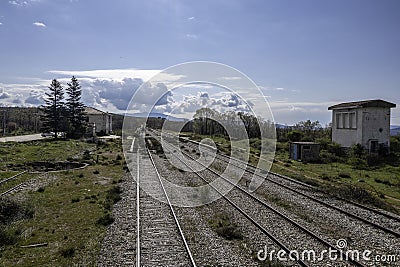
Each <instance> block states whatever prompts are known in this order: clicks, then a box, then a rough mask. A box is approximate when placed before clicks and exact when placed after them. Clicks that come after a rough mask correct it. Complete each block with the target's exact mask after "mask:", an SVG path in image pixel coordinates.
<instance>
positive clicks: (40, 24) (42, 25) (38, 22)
mask: <svg viewBox="0 0 400 267" xmlns="http://www.w3.org/2000/svg"><path fill="white" fill-rule="evenodd" d="M32 24H33V25H35V26H37V27H42V28H46V27H47V26H46V24H44V23H43V22H40V21H36V22H34V23H32Z"/></svg>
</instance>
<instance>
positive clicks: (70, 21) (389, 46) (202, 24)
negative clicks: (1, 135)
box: [0, 0, 400, 126]
mask: <svg viewBox="0 0 400 267" xmlns="http://www.w3.org/2000/svg"><path fill="white" fill-rule="evenodd" d="M0 10H1V11H0V36H1V39H2V40H3V42H2V45H1V46H2V49H1V51H0V58H1V59H2V62H4V63H5V64H2V66H0V105H2V106H11V105H14V106H38V105H40V104H41V103H43V96H44V92H46V90H47V86H48V85H49V84H50V81H51V79H53V78H56V79H58V80H59V81H60V82H61V83H62V84H63V85H66V82H67V81H69V79H70V78H71V76H72V75H75V76H76V77H77V78H78V80H79V81H80V83H81V86H82V92H83V95H82V100H83V102H84V103H85V104H86V105H89V106H93V107H95V108H99V109H101V110H104V111H109V112H113V113H119V112H125V110H126V108H127V106H128V103H129V100H130V99H131V97H132V95H133V94H134V93H135V92H136V91H137V89H138V88H139V87H140V85H141V84H142V83H143V82H144V81H147V80H149V79H150V78H151V77H153V76H154V75H156V74H157V73H159V72H160V71H161V70H163V69H165V68H167V67H169V66H172V65H176V64H179V63H182V62H187V61H196V60H203V61H212V62H221V63H223V64H227V65H229V66H232V67H234V68H236V69H238V70H239V71H241V72H243V73H244V74H245V75H247V76H248V77H249V78H250V79H252V80H253V81H254V83H255V84H256V85H257V86H258V87H259V89H260V90H261V92H262V94H263V95H264V97H265V99H266V100H267V101H268V103H269V105H270V106H271V110H272V112H273V115H274V121H275V122H276V123H279V124H283V125H293V124H295V123H296V122H299V121H305V120H308V119H310V120H311V121H316V120H318V121H319V122H320V123H321V125H323V126H324V125H326V124H328V123H330V122H331V112H330V111H328V107H329V106H331V105H334V104H338V103H342V102H351V101H359V100H368V99H382V100H385V101H389V102H393V103H395V104H396V105H397V107H396V108H393V109H392V110H391V125H400V106H399V104H400V101H399V93H398V91H399V88H398V87H399V85H400V77H399V76H398V73H399V72H400V63H399V62H400V60H399V59H400V51H399V50H398V47H399V46H400V37H399V35H398V25H399V24H400V17H399V16H398V15H397V14H398V13H399V11H400V2H398V1H396V0H387V1H384V2H377V1H372V0H367V1H360V0H352V1H344V0H340V1H335V2H329V3H326V2H325V3H322V2H319V1H312V0H304V1H300V2H291V1H240V0H232V1H224V0H221V1H208V2H206V3H204V2H201V3H198V2H187V1H161V0H155V1H128V0H121V1H120V2H118V4H115V3H114V4H113V3H110V2H108V1H93V0H87V1H79V0H61V1H57V2H54V1H50V0H24V1H22V0H15V1H3V2H1V3H0ZM138 11H140V12H138ZM99 14H100V15H99ZM27 40H28V41H27ZM200 91H201V90H199V92H198V94H190V93H189V92H188V91H184V90H183V91H182V92H180V93H179V94H178V93H177V94H173V93H171V94H170V95H168V96H167V97H166V99H165V101H166V102H165V103H164V106H163V107H162V105H160V106H159V107H158V108H160V110H162V109H164V112H166V113H168V112H167V111H168V109H171V108H175V109H176V108H177V107H179V108H181V109H185V108H189V107H187V102H188V101H189V103H190V109H193V108H195V107H196V106H197V107H200V106H201V105H200V104H201V103H202V101H201V100H202V97H203V96H202V94H201V92H200ZM142 98H143V102H144V103H145V102H147V101H149V99H150V98H151V94H148V95H143V96H142ZM209 98H210V101H211V100H212V101H214V102H217V103H223V104H226V103H229V104H230V105H233V104H234V103H237V104H238V105H239V102H238V101H235V100H234V99H233V98H234V96H233V95H232V94H231V95H229V94H219V95H218V94H216V95H215V96H211V94H210V96H209ZM203 100H204V97H203ZM185 101H186V102H185ZM172 115H173V114H172ZM173 116H175V115H173Z"/></svg>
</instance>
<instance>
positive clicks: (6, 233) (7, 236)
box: [0, 226, 18, 246]
mask: <svg viewBox="0 0 400 267" xmlns="http://www.w3.org/2000/svg"><path fill="white" fill-rule="evenodd" d="M17 240H18V233H17V232H15V231H11V230H8V229H6V228H5V227H4V226H1V227H0V246H7V245H14V244H15V243H16V242H17Z"/></svg>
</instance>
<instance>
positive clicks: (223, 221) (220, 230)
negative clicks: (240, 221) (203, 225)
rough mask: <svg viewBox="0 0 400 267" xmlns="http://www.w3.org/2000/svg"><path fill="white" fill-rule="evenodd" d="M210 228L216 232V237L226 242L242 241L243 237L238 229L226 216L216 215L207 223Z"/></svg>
mask: <svg viewBox="0 0 400 267" xmlns="http://www.w3.org/2000/svg"><path fill="white" fill-rule="evenodd" d="M208 223H209V225H210V226H211V228H213V229H214V230H215V232H217V234H218V235H220V236H222V237H224V238H225V239H228V240H233V239H242V238H243V235H242V233H241V232H240V230H239V228H238V227H237V226H236V225H235V224H234V223H232V222H231V220H230V218H229V216H228V215H227V214H222V213H218V214H216V215H215V216H214V217H213V218H212V219H210V220H209V221H208Z"/></svg>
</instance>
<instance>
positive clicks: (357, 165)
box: [347, 157, 367, 170]
mask: <svg viewBox="0 0 400 267" xmlns="http://www.w3.org/2000/svg"><path fill="white" fill-rule="evenodd" d="M347 162H348V164H350V165H352V166H353V168H354V169H356V170H365V169H367V161H366V160H364V159H360V158H355V157H351V158H349V159H348V160H347Z"/></svg>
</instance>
